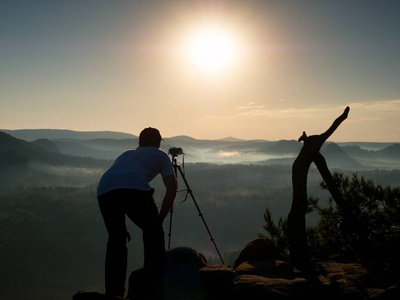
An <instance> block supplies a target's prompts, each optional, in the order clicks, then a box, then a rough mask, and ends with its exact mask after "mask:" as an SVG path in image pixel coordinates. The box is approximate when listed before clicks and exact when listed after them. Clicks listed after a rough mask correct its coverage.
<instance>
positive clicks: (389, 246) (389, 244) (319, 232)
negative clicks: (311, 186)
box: [308, 173, 400, 272]
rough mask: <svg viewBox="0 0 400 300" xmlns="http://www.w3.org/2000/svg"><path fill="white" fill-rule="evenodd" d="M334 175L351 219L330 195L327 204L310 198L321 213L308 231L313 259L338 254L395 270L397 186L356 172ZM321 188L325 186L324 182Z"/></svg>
mask: <svg viewBox="0 0 400 300" xmlns="http://www.w3.org/2000/svg"><path fill="white" fill-rule="evenodd" d="M333 176H334V178H335V181H336V183H337V186H338V187H339V190H340V191H341V193H342V195H343V198H344V201H345V203H346V205H347V207H348V209H349V210H350V214H351V219H350V220H346V219H345V218H344V212H343V209H342V208H340V207H338V206H337V205H336V204H335V203H334V202H333V200H332V199H329V202H328V206H327V207H320V206H319V203H318V202H319V201H318V199H311V200H310V204H311V206H312V207H313V209H314V210H317V211H318V212H319V214H320V216H321V219H320V222H319V224H318V226H317V227H316V228H312V229H309V231H308V232H309V236H308V240H309V244H310V246H311V247H310V248H311V249H310V251H311V253H312V255H313V257H314V259H318V260H320V259H326V258H328V257H330V256H332V255H341V256H343V257H345V258H347V259H351V260H357V261H360V262H363V263H365V264H367V265H369V266H371V267H372V268H374V269H376V270H382V271H390V272H392V271H394V270H395V269H396V268H397V267H399V266H400V261H399V258H398V250H399V249H398V247H399V246H397V245H399V244H400V219H399V217H398V216H399V213H400V188H398V187H396V188H391V187H390V186H387V187H383V186H381V185H379V184H375V183H374V182H373V181H372V180H366V179H365V178H364V177H361V178H359V177H358V176H357V174H353V175H352V176H351V177H350V176H344V175H343V174H342V173H335V174H333ZM321 188H322V189H327V186H326V184H325V183H324V182H322V183H321ZM314 249H317V250H316V251H315V250H314Z"/></svg>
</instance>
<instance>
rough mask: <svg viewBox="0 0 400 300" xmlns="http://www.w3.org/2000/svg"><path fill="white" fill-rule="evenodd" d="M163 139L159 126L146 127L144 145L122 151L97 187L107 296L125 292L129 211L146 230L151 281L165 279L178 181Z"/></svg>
mask: <svg viewBox="0 0 400 300" xmlns="http://www.w3.org/2000/svg"><path fill="white" fill-rule="evenodd" d="M161 141H162V138H161V135H160V132H159V131H158V130H157V129H155V128H151V127H149V128H145V129H144V130H143V131H142V132H141V133H140V136H139V147H137V148H136V149H131V150H128V151H126V152H124V153H122V154H121V155H120V156H119V157H118V158H117V159H116V160H115V162H114V163H113V165H112V166H111V167H110V168H109V169H108V170H107V171H106V172H105V173H104V174H103V176H102V178H101V179H100V182H99V185H98V187H97V198H98V202H99V207H100V210H101V214H102V216H103V219H104V223H105V225H106V228H107V232H108V242H107V252H106V261H105V288H106V295H110V296H119V297H123V295H124V293H125V279H126V271H127V246H126V242H127V240H128V241H129V240H130V235H129V233H128V231H127V228H126V224H125V215H127V216H128V217H129V218H130V219H131V220H132V222H133V223H135V224H136V225H137V226H138V227H139V228H140V229H141V230H142V232H143V244H144V266H143V270H144V276H145V280H148V281H149V282H151V286H154V284H155V283H157V282H160V280H161V278H162V275H163V272H164V254H165V242H164V229H163V225H162V224H163V221H164V219H165V217H166V216H167V215H168V212H169V211H170V209H171V207H172V205H173V202H174V199H175V196H176V189H177V184H176V177H175V173H174V170H173V167H172V163H171V161H170V159H169V157H168V155H167V154H166V153H165V152H164V151H162V150H160V149H159V148H160V145H161ZM158 174H161V176H162V179H163V182H164V185H165V188H166V192H165V196H164V199H163V202H162V205H161V209H160V211H158V208H157V205H156V203H155V202H154V199H153V193H154V189H153V188H152V187H151V186H150V185H149V182H150V181H151V180H152V179H153V178H154V177H155V176H157V175H158ZM150 292H151V291H150ZM148 296H149V297H148V299H151V298H152V297H151V295H148Z"/></svg>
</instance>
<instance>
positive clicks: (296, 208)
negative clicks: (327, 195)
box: [287, 107, 350, 274]
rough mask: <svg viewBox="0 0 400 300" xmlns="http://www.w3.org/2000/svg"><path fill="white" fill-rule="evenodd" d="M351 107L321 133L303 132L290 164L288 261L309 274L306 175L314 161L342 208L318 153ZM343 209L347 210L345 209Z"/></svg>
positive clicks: (330, 177) (331, 178)
mask: <svg viewBox="0 0 400 300" xmlns="http://www.w3.org/2000/svg"><path fill="white" fill-rule="evenodd" d="M349 111H350V108H349V107H346V109H345V110H344V112H343V114H342V115H340V116H339V117H338V118H337V119H336V120H335V121H334V122H333V124H332V125H331V127H329V129H328V130H327V131H326V132H324V133H322V134H320V135H312V136H307V135H306V133H305V132H303V135H302V136H301V137H300V138H299V142H301V141H303V142H304V145H303V147H302V149H301V151H300V153H299V155H298V156H297V158H296V160H295V161H294V163H293V166H292V186H293V200H292V207H291V209H290V212H289V215H288V223H287V227H288V237H289V251H290V262H291V264H292V265H294V266H296V267H297V268H299V269H300V270H302V271H303V272H305V273H306V274H311V273H312V268H311V264H310V257H309V252H308V244H307V237H306V218H305V216H306V213H307V208H308V197H307V175H308V170H309V168H310V165H311V163H312V162H314V163H315V164H316V166H317V168H318V170H319V172H320V173H321V176H322V178H323V179H324V180H325V182H326V184H327V186H328V190H329V191H330V192H331V194H332V197H333V198H334V200H335V201H336V203H337V204H338V205H340V206H342V207H344V201H343V197H342V195H341V194H340V192H339V190H338V188H337V186H336V184H335V182H334V179H333V176H332V175H331V173H330V172H329V170H328V167H327V165H326V161H325V158H324V157H323V156H322V154H321V153H320V152H319V151H320V149H321V147H322V145H323V144H324V142H325V141H326V140H327V139H328V138H329V137H330V136H331V135H332V133H333V132H334V131H335V130H336V129H337V128H338V127H339V125H340V124H341V123H342V122H343V121H344V120H345V119H346V118H347V116H348V114H349ZM345 211H347V210H346V209H345Z"/></svg>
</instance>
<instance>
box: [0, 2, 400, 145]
mask: <svg viewBox="0 0 400 300" xmlns="http://www.w3.org/2000/svg"><path fill="white" fill-rule="evenodd" d="M399 15H400V1H398V0H392V1H390V0H381V1H376V0H326V1H320V0H314V1H311V0H303V1H301V0H296V1H295V0H275V1H272V0H271V1H267V0H246V1H228V0H224V1H217V0H214V1H201V0H193V1H187V0H186V1H183V0H181V1H178V0H176V1H175V0H162V1H159V0H152V1H135V0H130V1H129V0H113V1H111V0H79V1H78V0H65V1H64V0H58V1H54V0H48V1H44V0H0V103H1V109H0V128H3V129H42V128H51V129H71V130H79V131H104V130H107V131H120V132H126V133H132V134H135V135H138V134H139V133H140V131H141V130H142V129H143V128H145V127H156V128H158V129H159V130H160V131H161V134H162V135H163V137H172V136H177V135H188V136H191V137H194V138H197V139H220V138H226V137H235V138H240V139H246V140H250V139H263V140H281V139H297V138H298V137H300V135H301V134H302V132H303V131H306V133H307V134H308V135H312V134H320V133H322V132H324V131H325V130H326V129H327V128H328V127H329V126H330V124H331V123H332V122H333V120H334V119H335V118H336V117H338V116H339V115H340V114H341V113H342V112H343V110H344V109H345V107H346V106H350V114H349V118H348V119H347V120H346V121H345V122H344V123H342V125H341V126H340V127H339V128H338V130H337V131H336V132H335V133H334V134H333V136H332V137H331V138H330V140H332V141H337V142H344V141H370V142H400V118H399V117H400V38H399V33H400V18H399ZM204 40H206V41H208V44H205V43H207V42H205V43H203V44H201V43H202V42H201V41H204ZM217 54H218V55H217Z"/></svg>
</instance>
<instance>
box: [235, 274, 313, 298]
mask: <svg viewBox="0 0 400 300" xmlns="http://www.w3.org/2000/svg"><path fill="white" fill-rule="evenodd" d="M233 284H234V288H233V295H234V297H233V299H235V300H241V299H252V300H257V299H260V300H261V299H271V300H274V299H310V297H309V296H310V291H309V288H310V286H309V284H308V282H307V280H306V279H304V278H294V279H284V278H268V277H264V276H258V275H239V276H235V278H234V282H233Z"/></svg>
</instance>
